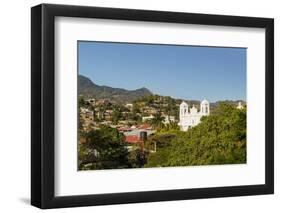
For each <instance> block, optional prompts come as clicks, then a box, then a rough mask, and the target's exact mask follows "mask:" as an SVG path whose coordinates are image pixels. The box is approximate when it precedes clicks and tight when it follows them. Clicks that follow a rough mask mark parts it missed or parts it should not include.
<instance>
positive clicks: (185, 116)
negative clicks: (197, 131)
mask: <svg viewBox="0 0 281 213" xmlns="http://www.w3.org/2000/svg"><path fill="white" fill-rule="evenodd" d="M179 113H180V115H179V118H180V119H179V123H178V125H179V126H180V129H181V131H187V130H188V129H189V128H191V127H194V126H196V125H198V124H199V123H200V119H201V117H202V116H208V115H209V114H210V104H209V102H208V101H207V100H203V101H202V102H201V103H200V110H199V111H198V110H197V108H196V107H195V106H194V105H193V106H192V107H191V108H190V109H189V106H188V104H187V103H186V102H184V101H183V102H182V103H181V104H180V112H179Z"/></svg>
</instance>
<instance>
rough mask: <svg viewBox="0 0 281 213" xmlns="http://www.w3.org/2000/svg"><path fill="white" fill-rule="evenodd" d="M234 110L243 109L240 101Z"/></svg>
mask: <svg viewBox="0 0 281 213" xmlns="http://www.w3.org/2000/svg"><path fill="white" fill-rule="evenodd" d="M236 108H237V109H244V106H243V105H242V103H241V101H239V103H238V106H237V107H236Z"/></svg>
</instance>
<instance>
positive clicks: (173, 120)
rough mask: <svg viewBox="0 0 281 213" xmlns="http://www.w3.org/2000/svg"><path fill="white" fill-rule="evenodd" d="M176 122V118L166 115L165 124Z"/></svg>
mask: <svg viewBox="0 0 281 213" xmlns="http://www.w3.org/2000/svg"><path fill="white" fill-rule="evenodd" d="M175 121H176V119H175V116H170V115H165V116H164V121H163V123H164V124H169V123H171V122H175Z"/></svg>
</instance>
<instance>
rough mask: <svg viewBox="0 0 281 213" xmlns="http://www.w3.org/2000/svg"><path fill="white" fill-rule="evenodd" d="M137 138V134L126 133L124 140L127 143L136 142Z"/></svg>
mask: <svg viewBox="0 0 281 213" xmlns="http://www.w3.org/2000/svg"><path fill="white" fill-rule="evenodd" d="M139 139H140V138H139V136H138V135H126V138H125V141H126V142H127V143H138V142H139Z"/></svg>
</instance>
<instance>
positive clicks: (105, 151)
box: [78, 126, 130, 170]
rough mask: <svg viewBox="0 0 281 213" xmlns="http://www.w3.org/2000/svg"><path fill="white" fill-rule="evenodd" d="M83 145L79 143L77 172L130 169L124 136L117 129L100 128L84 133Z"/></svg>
mask: <svg viewBox="0 0 281 213" xmlns="http://www.w3.org/2000/svg"><path fill="white" fill-rule="evenodd" d="M80 137H84V138H85V142H84V143H79V146H78V155H79V163H78V164H79V165H78V167H79V170H88V169H120V168H128V167H130V163H129V161H128V154H129V153H128V150H127V148H126V144H125V142H124V135H123V134H121V133H119V132H118V130H117V129H114V128H110V127H108V126H101V128H100V129H98V130H92V131H90V132H87V133H84V135H81V136H80Z"/></svg>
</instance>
